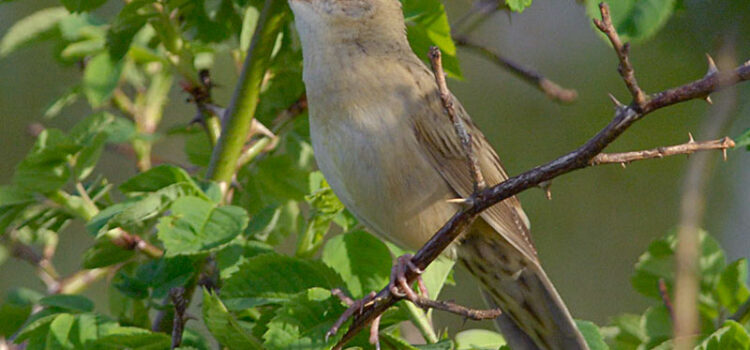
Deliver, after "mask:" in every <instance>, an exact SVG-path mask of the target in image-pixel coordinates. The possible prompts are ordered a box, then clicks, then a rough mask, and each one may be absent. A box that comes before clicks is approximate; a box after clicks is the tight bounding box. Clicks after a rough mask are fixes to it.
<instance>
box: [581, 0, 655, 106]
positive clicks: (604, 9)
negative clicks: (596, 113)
mask: <svg viewBox="0 0 750 350" xmlns="http://www.w3.org/2000/svg"><path fill="white" fill-rule="evenodd" d="M599 10H600V11H601V14H602V19H601V20H599V19H596V18H595V19H594V24H595V25H596V27H597V28H599V30H600V31H601V32H602V33H604V35H606V36H607V38H609V41H610V42H611V43H612V47H613V48H614V49H615V52H616V53H617V58H618V59H619V60H620V65H619V66H618V67H617V71H618V72H619V73H620V76H622V80H623V81H624V82H625V85H626V86H627V87H628V90H630V94H631V95H633V103H634V105H635V106H634V107H636V108H639V109H640V108H641V107H642V106H643V105H644V104H645V103H646V94H645V93H644V92H643V90H641V88H640V87H639V86H638V81H636V80H635V71H634V70H633V66H632V65H631V64H630V58H628V55H629V54H630V44H629V43H625V44H623V43H622V41H621V40H620V36H619V35H617V30H616V29H615V26H614V25H612V18H611V17H610V16H609V5H607V4H606V3H604V2H602V3H600V4H599Z"/></svg>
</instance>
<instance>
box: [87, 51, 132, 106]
mask: <svg viewBox="0 0 750 350" xmlns="http://www.w3.org/2000/svg"><path fill="white" fill-rule="evenodd" d="M123 64H124V62H123V61H122V60H117V59H116V58H114V57H111V56H110V55H109V53H108V52H103V53H100V54H98V55H96V56H94V57H92V58H91V59H90V60H89V62H88V64H87V65H86V69H85V70H84V72H83V83H82V88H83V94H84V95H85V96H86V98H87V99H88V101H89V103H90V104H91V106H93V107H94V108H97V107H100V106H102V105H103V104H104V103H105V102H107V101H108V100H109V98H110V97H111V96H112V93H113V92H114V91H115V88H116V87H117V84H118V82H119V81H120V75H121V74H122V68H123Z"/></svg>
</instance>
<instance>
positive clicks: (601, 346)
mask: <svg viewBox="0 0 750 350" xmlns="http://www.w3.org/2000/svg"><path fill="white" fill-rule="evenodd" d="M576 326H578V330H579V331H581V334H582V335H583V339H584V340H586V344H588V346H589V349H590V350H609V346H607V343H605V342H604V338H603V337H602V334H601V333H599V327H598V326H597V325H595V324H594V323H593V322H590V321H582V320H576Z"/></svg>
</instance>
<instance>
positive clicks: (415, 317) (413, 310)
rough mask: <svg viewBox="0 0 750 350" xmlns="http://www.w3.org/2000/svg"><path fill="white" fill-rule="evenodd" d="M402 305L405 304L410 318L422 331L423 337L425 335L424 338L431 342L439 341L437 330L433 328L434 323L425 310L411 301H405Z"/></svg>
mask: <svg viewBox="0 0 750 350" xmlns="http://www.w3.org/2000/svg"><path fill="white" fill-rule="evenodd" d="M401 305H404V308H406V311H407V313H408V314H409V318H410V319H411V323H413V324H414V326H416V327H417V329H418V330H419V332H420V333H422V337H424V340H425V341H427V343H429V344H433V343H437V341H438V336H437V334H435V330H434V329H432V324H431V323H430V320H429V319H428V318H427V314H426V313H425V312H424V310H422V309H420V308H419V307H417V306H416V305H414V304H413V303H410V302H404V303H402V304H401Z"/></svg>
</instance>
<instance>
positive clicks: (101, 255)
mask: <svg viewBox="0 0 750 350" xmlns="http://www.w3.org/2000/svg"><path fill="white" fill-rule="evenodd" d="M133 256H135V250H131V249H124V248H123V247H121V246H118V245H116V244H114V243H112V238H111V237H110V236H108V235H103V236H101V237H98V238H97V239H96V242H95V243H94V245H93V246H92V247H91V248H89V249H87V250H86V252H85V253H83V263H82V267H83V268H85V269H94V268H97V267H105V266H110V265H114V264H117V263H121V262H123V261H126V260H128V259H130V258H132V257H133Z"/></svg>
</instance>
